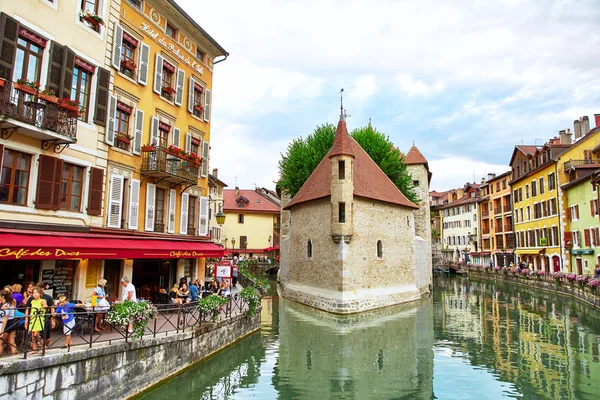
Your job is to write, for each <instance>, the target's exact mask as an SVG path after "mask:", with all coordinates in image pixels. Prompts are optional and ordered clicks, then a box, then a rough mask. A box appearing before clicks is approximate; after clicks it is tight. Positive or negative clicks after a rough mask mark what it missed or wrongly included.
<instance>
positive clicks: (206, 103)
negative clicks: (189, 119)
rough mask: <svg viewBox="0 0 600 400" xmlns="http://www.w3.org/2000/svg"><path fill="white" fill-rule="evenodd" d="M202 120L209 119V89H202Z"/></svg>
mask: <svg viewBox="0 0 600 400" xmlns="http://www.w3.org/2000/svg"><path fill="white" fill-rule="evenodd" d="M204 120H205V121H207V122H208V121H210V90H208V89H206V90H204Z"/></svg>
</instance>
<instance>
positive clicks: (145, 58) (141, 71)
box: [138, 43, 150, 85]
mask: <svg viewBox="0 0 600 400" xmlns="http://www.w3.org/2000/svg"><path fill="white" fill-rule="evenodd" d="M148 64H150V46H148V45H147V44H145V43H142V44H141V46H140V65H139V67H138V82H139V83H141V84H142V85H146V84H147V83H148Z"/></svg>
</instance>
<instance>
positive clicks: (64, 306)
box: [56, 295, 85, 349]
mask: <svg viewBox="0 0 600 400" xmlns="http://www.w3.org/2000/svg"><path fill="white" fill-rule="evenodd" d="M81 306H82V307H85V306H84V305H83V304H82V305H81ZM75 307H77V305H76V304H73V303H69V299H68V298H67V296H65V295H61V296H58V307H57V308H56V313H57V314H60V318H61V319H62V323H63V333H64V334H65V344H64V346H63V347H64V348H66V349H68V348H69V346H71V345H72V344H73V342H72V341H71V333H72V332H73V328H75V315H74V312H75Z"/></svg>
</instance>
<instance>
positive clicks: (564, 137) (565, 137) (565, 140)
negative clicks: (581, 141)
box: [558, 129, 571, 144]
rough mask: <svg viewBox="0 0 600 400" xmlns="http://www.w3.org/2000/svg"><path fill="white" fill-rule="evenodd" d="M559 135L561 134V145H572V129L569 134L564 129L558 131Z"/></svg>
mask: <svg viewBox="0 0 600 400" xmlns="http://www.w3.org/2000/svg"><path fill="white" fill-rule="evenodd" d="M558 133H559V134H560V144H571V130H570V129H569V131H568V132H567V131H565V130H564V129H563V130H562V131H558Z"/></svg>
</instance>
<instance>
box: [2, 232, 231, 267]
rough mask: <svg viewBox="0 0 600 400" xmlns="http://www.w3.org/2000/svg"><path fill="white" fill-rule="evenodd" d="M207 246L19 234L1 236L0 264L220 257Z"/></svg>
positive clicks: (84, 235)
mask: <svg viewBox="0 0 600 400" xmlns="http://www.w3.org/2000/svg"><path fill="white" fill-rule="evenodd" d="M223 252H224V249H223V248H222V247H219V246H217V245H215V244H213V243H210V242H200V241H193V240H176V239H167V238H164V239H158V238H145V237H143V238H138V237H131V236H122V235H120V236H118V235H117V236H115V235H102V234H90V233H67V232H38V231H27V232H25V231H20V232H19V233H14V232H11V233H0V261H2V260H55V259H74V258H88V259H135V258H159V259H160V258H205V257H222V256H223Z"/></svg>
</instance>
